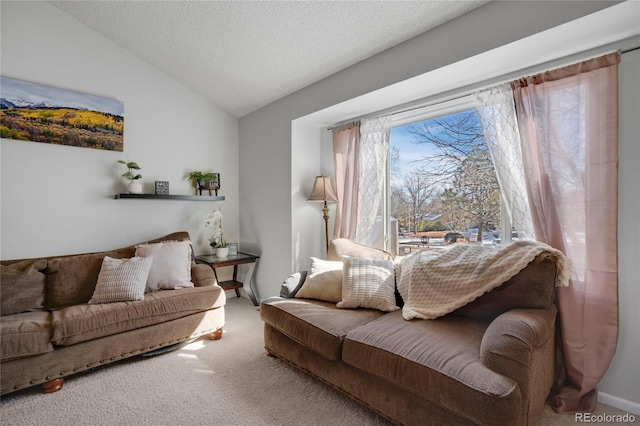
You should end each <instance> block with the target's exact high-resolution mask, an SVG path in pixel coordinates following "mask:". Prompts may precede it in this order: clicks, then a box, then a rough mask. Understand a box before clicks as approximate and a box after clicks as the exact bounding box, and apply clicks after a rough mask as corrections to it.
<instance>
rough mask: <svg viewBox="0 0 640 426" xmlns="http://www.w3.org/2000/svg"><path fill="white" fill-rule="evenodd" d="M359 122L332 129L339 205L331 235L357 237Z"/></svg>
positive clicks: (335, 236)
mask: <svg viewBox="0 0 640 426" xmlns="http://www.w3.org/2000/svg"><path fill="white" fill-rule="evenodd" d="M359 146H360V123H359V122H357V123H350V124H346V125H344V126H341V127H338V128H335V129H333V155H334V166H335V172H336V196H337V197H338V207H337V208H336V219H335V226H334V230H333V238H349V239H351V240H353V239H355V237H356V226H357V206H358V156H359V149H360V148H359Z"/></svg>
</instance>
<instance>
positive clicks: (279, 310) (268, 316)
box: [260, 298, 384, 360]
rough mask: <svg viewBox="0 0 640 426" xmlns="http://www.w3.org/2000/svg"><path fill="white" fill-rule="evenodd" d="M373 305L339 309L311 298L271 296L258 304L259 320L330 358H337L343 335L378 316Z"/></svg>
mask: <svg viewBox="0 0 640 426" xmlns="http://www.w3.org/2000/svg"><path fill="white" fill-rule="evenodd" d="M383 314H384V313H383V312H381V311H377V310H373V309H338V308H336V305H335V303H330V302H323V301H320V300H310V299H295V298H294V299H271V300H269V301H268V302H265V303H262V305H261V306H260V317H261V318H262V320H263V321H264V322H265V323H266V324H268V325H270V326H271V327H273V328H275V329H276V330H278V331H280V332H281V333H283V334H285V335H287V336H288V337H290V338H292V339H293V340H295V341H297V342H299V343H300V344H302V345H304V346H306V347H308V348H309V349H312V350H313V351H315V352H317V353H318V354H320V355H322V356H324V357H326V358H328V359H330V360H338V359H340V357H341V356H340V354H341V352H342V341H343V339H344V336H345V335H346V334H347V333H348V332H349V331H350V330H353V329H354V328H357V327H359V326H361V325H362V324H366V323H368V322H369V321H371V320H373V319H375V318H378V317H380V316H381V315H383Z"/></svg>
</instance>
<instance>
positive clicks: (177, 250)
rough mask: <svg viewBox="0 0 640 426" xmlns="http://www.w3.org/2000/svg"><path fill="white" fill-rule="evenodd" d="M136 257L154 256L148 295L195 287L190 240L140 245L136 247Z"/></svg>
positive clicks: (147, 289)
mask: <svg viewBox="0 0 640 426" xmlns="http://www.w3.org/2000/svg"><path fill="white" fill-rule="evenodd" d="M136 256H139V257H148V256H153V264H152V265H151V271H149V278H147V287H146V290H145V291H146V292H147V293H153V292H156V291H158V290H171V289H174V288H186V287H193V283H192V282H191V243H190V242H189V241H188V240H185V241H165V242H161V243H152V244H140V245H137V246H136Z"/></svg>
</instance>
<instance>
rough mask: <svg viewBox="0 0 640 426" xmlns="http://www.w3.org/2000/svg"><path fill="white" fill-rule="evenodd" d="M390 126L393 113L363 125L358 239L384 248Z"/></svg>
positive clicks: (360, 157)
mask: <svg viewBox="0 0 640 426" xmlns="http://www.w3.org/2000/svg"><path fill="white" fill-rule="evenodd" d="M390 129H391V116H390V115H387V116H381V117H376V118H371V119H366V120H362V122H361V127H360V153H359V160H358V205H357V211H358V213H357V220H356V223H357V226H356V237H355V241H357V242H358V243H360V244H365V245H368V246H371V247H378V248H384V224H383V221H384V194H385V192H384V185H385V180H386V174H387V157H388V155H389V132H390Z"/></svg>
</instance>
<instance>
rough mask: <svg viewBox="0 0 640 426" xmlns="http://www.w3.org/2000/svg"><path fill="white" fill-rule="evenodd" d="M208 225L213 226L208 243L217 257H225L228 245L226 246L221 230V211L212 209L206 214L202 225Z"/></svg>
mask: <svg viewBox="0 0 640 426" xmlns="http://www.w3.org/2000/svg"><path fill="white" fill-rule="evenodd" d="M210 225H211V226H212V227H213V232H212V233H211V237H209V245H210V246H211V248H213V249H214V250H215V252H216V256H217V257H227V256H228V255H229V247H227V242H226V241H225V239H224V233H223V232H222V212H221V211H220V209H218V210H213V211H212V212H211V213H209V216H207V220H206V221H205V222H204V226H205V227H206V226H210Z"/></svg>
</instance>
